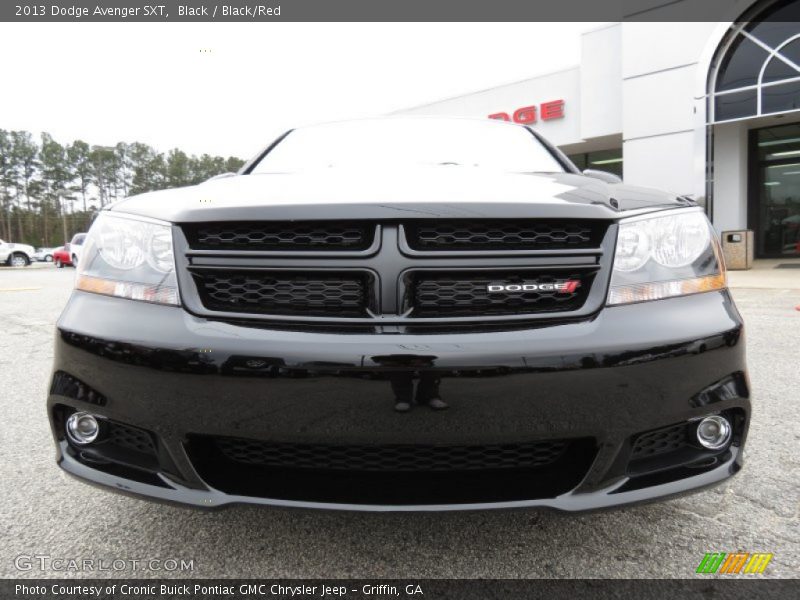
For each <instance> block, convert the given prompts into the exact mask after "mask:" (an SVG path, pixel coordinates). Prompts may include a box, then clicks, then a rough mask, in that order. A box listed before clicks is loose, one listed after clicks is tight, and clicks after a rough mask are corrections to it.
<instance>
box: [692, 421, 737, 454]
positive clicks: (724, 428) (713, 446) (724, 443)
mask: <svg viewBox="0 0 800 600" xmlns="http://www.w3.org/2000/svg"><path fill="white" fill-rule="evenodd" d="M709 421H711V422H714V423H716V424H717V425H718V426H719V428H720V432H724V436H723V437H722V440H721V441H719V442H716V443H714V442H709V441H708V440H707V439H705V438H703V437H702V436H701V435H700V428H701V427H702V426H703V423H706V422H709ZM694 436H695V439H696V440H697V443H698V444H700V445H701V446H702V447H703V448H705V449H707V450H722V449H724V448H726V447H728V445H730V443H731V440H733V423H731V422H730V420H728V419H727V418H726V417H724V416H722V415H709V416H707V417H703V418H702V419H700V420H699V421H698V422H697V425H696V426H695V430H694Z"/></svg>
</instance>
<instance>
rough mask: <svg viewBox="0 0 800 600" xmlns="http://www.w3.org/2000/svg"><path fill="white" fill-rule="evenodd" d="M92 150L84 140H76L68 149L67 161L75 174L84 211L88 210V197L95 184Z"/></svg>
mask: <svg viewBox="0 0 800 600" xmlns="http://www.w3.org/2000/svg"><path fill="white" fill-rule="evenodd" d="M90 153H91V149H90V147H89V144H87V143H86V142H84V141H83V140H75V141H74V142H72V144H71V145H70V146H69V148H67V159H68V160H69V164H70V169H71V171H72V172H73V173H74V174H75V181H76V183H77V186H76V187H77V188H78V191H79V192H80V194H81V199H82V200H83V211H84V212H86V211H87V210H88V206H87V202H86V195H87V194H88V193H89V186H91V185H92V183H94V177H93V173H94V166H93V164H92V161H91V160H90Z"/></svg>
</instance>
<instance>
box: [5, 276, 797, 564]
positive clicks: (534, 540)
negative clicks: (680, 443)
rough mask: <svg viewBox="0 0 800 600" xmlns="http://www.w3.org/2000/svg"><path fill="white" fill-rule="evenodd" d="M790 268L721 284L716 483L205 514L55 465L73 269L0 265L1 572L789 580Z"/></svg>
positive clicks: (793, 476)
mask: <svg viewBox="0 0 800 600" xmlns="http://www.w3.org/2000/svg"><path fill="white" fill-rule="evenodd" d="M793 274H796V276H795V277H787V276H786V274H784V277H783V278H782V279H780V280H779V281H780V282H781V283H779V284H777V285H780V286H781V287H759V286H756V285H755V284H753V286H751V285H750V284H748V283H747V282H748V281H750V279H747V278H740V277H734V279H733V280H734V281H735V282H738V283H737V286H738V285H741V286H742V287H737V288H736V289H735V290H734V296H735V298H736V301H737V303H738V305H739V308H740V310H741V311H742V313H743V315H744V317H745V321H746V323H747V337H748V361H749V366H750V373H751V379H752V387H753V390H754V414H753V422H752V425H751V429H750V437H749V440H748V447H747V450H746V462H745V468H744V470H743V472H742V473H740V474H739V475H738V476H736V477H735V478H733V479H732V480H729V481H728V482H726V483H725V484H723V485H721V486H719V487H716V488H714V489H711V490H709V491H706V492H703V493H700V494H695V495H692V496H687V497H683V498H680V499H676V500H671V501H668V502H662V503H657V504H650V505H640V506H634V507H629V508H626V509H619V510H613V511H605V512H596V513H590V514H562V513H556V512H550V511H511V512H483V513H444V514H442V513H439V514H361V513H325V512H309V511H288V510H274V509H267V508H259V507H234V508H229V509H226V510H221V511H216V512H202V511H196V510H192V509H184V508H179V507H173V506H170V505H162V504H154V503H150V502H147V501H143V500H138V499H133V498H128V497H125V496H120V495H116V494H113V493H109V492H105V491H101V490H98V489H96V488H93V487H90V486H87V485H85V484H83V483H79V482H77V481H75V480H73V479H70V478H68V477H67V476H65V475H64V474H62V473H61V472H60V471H59V469H57V467H56V465H55V462H54V452H53V445H52V440H51V437H50V432H49V428H48V424H47V419H46V414H45V396H46V393H47V388H48V385H49V375H50V367H51V360H52V338H53V333H54V325H55V322H56V319H57V318H58V314H59V312H60V311H61V308H62V307H63V305H64V303H65V302H66V300H67V298H68V296H69V294H70V291H71V286H72V282H73V278H74V270H72V269H61V270H57V269H55V268H53V267H52V266H44V265H41V266H38V267H37V268H31V267H28V268H19V269H10V268H2V269H0V319H1V321H0V322H2V336H0V389H2V390H3V404H2V407H3V410H4V415H3V418H2V425H1V426H0V431H1V432H2V436H1V437H2V441H3V457H4V458H3V460H2V462H0V486H2V487H0V494H2V498H3V503H4V509H3V510H2V511H0V535H1V536H2V539H3V543H2V550H0V575H2V576H3V577H20V576H27V577H42V576H45V577H63V576H102V577H106V576H112V575H115V576H121V577H150V576H158V577H161V576H165V575H166V576H181V575H185V576H189V575H191V576H195V577H326V578H330V577H370V578H371V577H397V578H410V577H413V578H423V577H433V578H445V577H491V578H517V577H523V578H526V577H531V578H538V577H589V578H605V577H656V578H660V577H691V576H694V572H695V569H696V567H697V565H698V564H699V562H700V560H701V559H702V558H703V555H704V553H706V552H733V551H743V552H772V553H774V558H773V560H772V562H771V563H770V565H769V566H768V567H767V570H766V572H765V576H772V577H797V576H798V573H799V572H800V571H799V568H800V502H799V501H800V457H799V455H798V448H799V447H800V412H798V400H800V389H798V388H799V387H800V372H799V371H798V365H800V312H798V311H796V310H795V309H794V307H795V306H796V305H798V304H800V270H794V273H793ZM734 275H736V274H734ZM793 281H796V284H793V283H792V282H793ZM787 282H788V283H787ZM745 285H747V287H744V286H745ZM791 286H793V287H794V289H785V288H788V287H791ZM21 555H22V556H34V555H46V556H50V557H52V558H63V559H76V560H83V559H93V560H96V561H98V560H100V559H103V560H105V561H108V562H110V561H112V560H115V559H116V560H123V561H132V560H149V559H152V558H160V559H168V558H172V559H177V560H180V559H187V560H193V561H194V563H193V564H194V569H193V571H191V572H188V573H187V572H184V573H180V572H172V573H165V572H152V571H147V570H144V571H142V570H137V571H134V570H132V569H131V568H126V569H123V570H120V571H116V572H103V573H97V572H86V573H74V572H67V573H65V572H61V571H55V570H52V569H47V570H45V571H40V570H39V569H38V567H36V568H33V569H31V570H28V571H20V570H19V569H18V568H17V566H15V564H18V563H19V561H15V558H16V557H19V556H21ZM129 564H130V563H129Z"/></svg>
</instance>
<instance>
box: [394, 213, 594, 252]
mask: <svg viewBox="0 0 800 600" xmlns="http://www.w3.org/2000/svg"><path fill="white" fill-rule="evenodd" d="M405 230H406V236H407V238H406V239H407V242H408V245H409V246H410V247H411V248H412V249H414V250H557V249H579V248H593V247H597V246H598V245H599V242H600V235H601V234H602V231H601V228H600V227H598V226H597V225H595V224H592V223H591V222H587V221H551V220H535V221H534V220H521V219H515V220H492V219H489V220H481V221H459V220H456V221H436V222H430V223H427V222H425V223H410V224H407V225H406V226H405Z"/></svg>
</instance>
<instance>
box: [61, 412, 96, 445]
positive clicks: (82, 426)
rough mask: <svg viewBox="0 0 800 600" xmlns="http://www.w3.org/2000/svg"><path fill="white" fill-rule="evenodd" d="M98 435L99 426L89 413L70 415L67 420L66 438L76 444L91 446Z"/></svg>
mask: <svg viewBox="0 0 800 600" xmlns="http://www.w3.org/2000/svg"><path fill="white" fill-rule="evenodd" d="M99 433H100V424H99V423H98V422H97V419H95V418H94V417H93V416H92V415H90V414H89V413H85V412H76V413H72V414H71V415H70V416H69V418H68V419H67V437H68V438H69V439H70V441H72V442H75V443H76V444H79V445H81V446H84V445H86V444H91V443H92V442H93V441H95V440H96V439H97V435H98V434H99Z"/></svg>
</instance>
